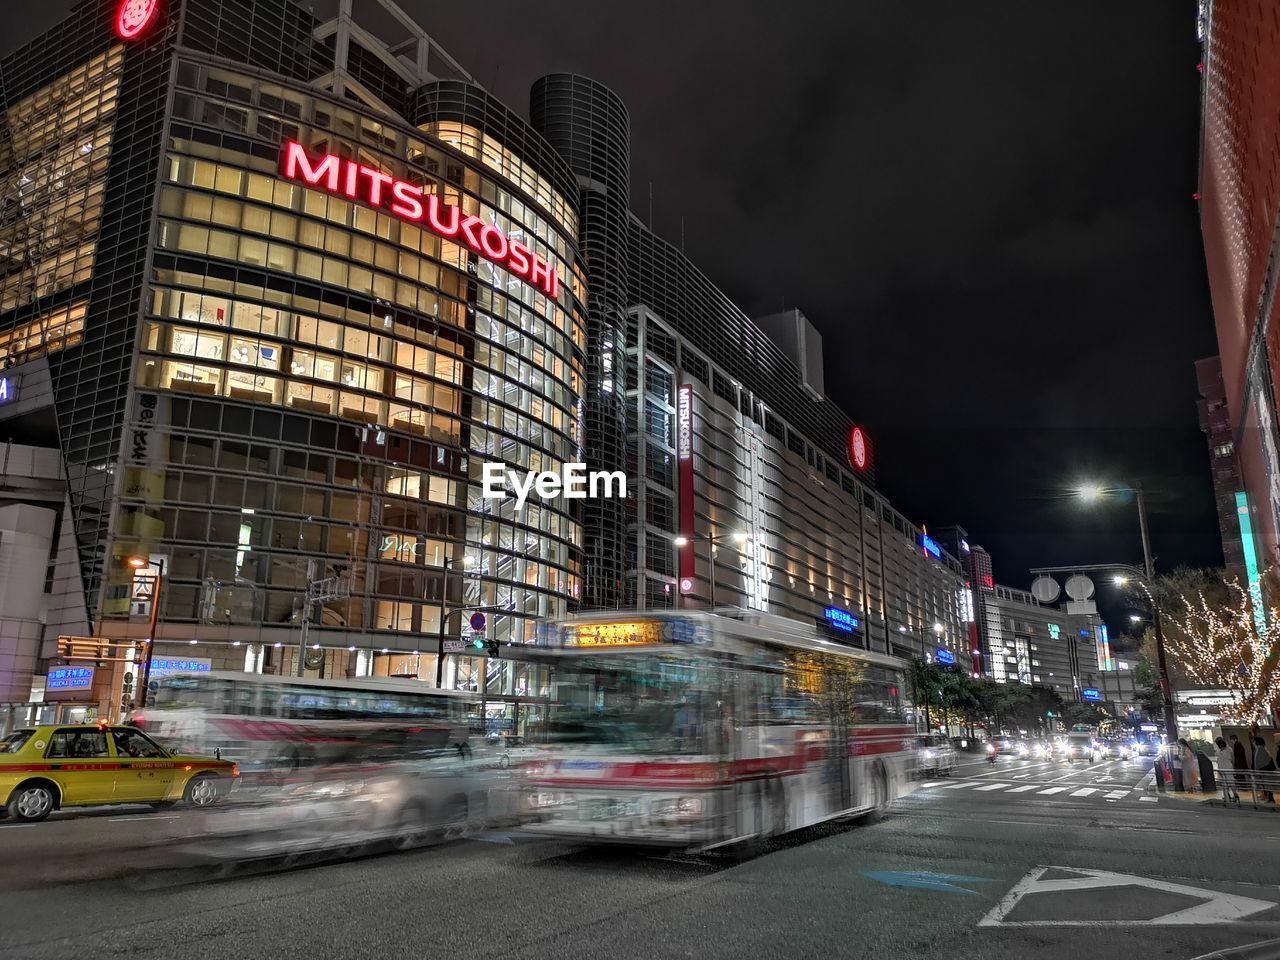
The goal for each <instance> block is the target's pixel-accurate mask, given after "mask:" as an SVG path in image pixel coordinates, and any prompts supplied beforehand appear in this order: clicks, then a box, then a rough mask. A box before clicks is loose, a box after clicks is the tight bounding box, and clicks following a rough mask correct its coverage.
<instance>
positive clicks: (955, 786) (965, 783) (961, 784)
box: [942, 780, 974, 790]
mask: <svg viewBox="0 0 1280 960" xmlns="http://www.w3.org/2000/svg"><path fill="white" fill-rule="evenodd" d="M973 783H974V781H972V780H957V781H956V782H955V783H948V784H947V785H946V786H945V787H943V788H942V789H943V790H961V789H963V788H965V787H972V786H973Z"/></svg>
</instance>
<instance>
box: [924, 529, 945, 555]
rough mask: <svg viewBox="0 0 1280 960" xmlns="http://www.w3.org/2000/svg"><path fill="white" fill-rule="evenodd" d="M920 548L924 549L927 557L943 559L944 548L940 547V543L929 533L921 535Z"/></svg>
mask: <svg viewBox="0 0 1280 960" xmlns="http://www.w3.org/2000/svg"><path fill="white" fill-rule="evenodd" d="M920 546H921V547H922V548H923V549H924V555H925V556H926V557H933V559H935V560H941V559H942V547H940V546H938V541H937V540H935V539H933V537H931V536H929V535H928V534H927V533H922V534H920Z"/></svg>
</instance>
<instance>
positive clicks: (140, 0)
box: [116, 0, 160, 40]
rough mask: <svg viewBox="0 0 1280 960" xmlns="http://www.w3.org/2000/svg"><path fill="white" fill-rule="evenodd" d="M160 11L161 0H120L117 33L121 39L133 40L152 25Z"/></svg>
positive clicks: (117, 12) (117, 13)
mask: <svg viewBox="0 0 1280 960" xmlns="http://www.w3.org/2000/svg"><path fill="white" fill-rule="evenodd" d="M159 12H160V0H120V7H119V9H118V10H117V11H116V34H117V35H118V36H119V37H120V39H121V40H133V39H135V38H137V37H138V35H139V34H141V33H142V31H144V30H146V29H147V27H149V26H151V21H152V20H154V19H155V18H156V14H157V13H159Z"/></svg>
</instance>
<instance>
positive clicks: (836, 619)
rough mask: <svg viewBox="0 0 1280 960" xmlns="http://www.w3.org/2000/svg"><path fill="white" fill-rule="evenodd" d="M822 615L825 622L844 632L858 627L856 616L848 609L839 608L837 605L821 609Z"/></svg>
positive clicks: (850, 631) (851, 631) (849, 631)
mask: <svg viewBox="0 0 1280 960" xmlns="http://www.w3.org/2000/svg"><path fill="white" fill-rule="evenodd" d="M822 615H823V616H824V617H826V618H827V623H829V624H831V626H833V627H835V628H836V629H837V630H840V631H843V632H844V633H853V631H855V630H857V629H858V618H857V617H855V616H854V615H853V614H852V613H850V612H849V611H848V610H841V609H840V608H839V607H827V609H825V610H823V611H822Z"/></svg>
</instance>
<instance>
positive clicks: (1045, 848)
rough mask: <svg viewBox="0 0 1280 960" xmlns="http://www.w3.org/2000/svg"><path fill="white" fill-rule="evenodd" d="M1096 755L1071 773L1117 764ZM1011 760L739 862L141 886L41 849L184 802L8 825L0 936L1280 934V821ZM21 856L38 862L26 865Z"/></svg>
mask: <svg viewBox="0 0 1280 960" xmlns="http://www.w3.org/2000/svg"><path fill="white" fill-rule="evenodd" d="M1101 771H1102V768H1101V767H1098V768H1097V769H1095V770H1092V771H1085V770H1084V769H1083V768H1082V767H1079V768H1078V769H1077V771H1072V772H1071V776H1072V777H1076V778H1078V779H1079V781H1080V782H1085V781H1086V780H1087V779H1088V778H1090V777H1099V776H1116V775H1117V774H1114V773H1112V774H1108V773H1104V772H1101ZM1005 772H1006V768H1004V767H1003V766H1002V765H998V766H997V768H996V769H995V770H991V769H990V768H987V767H986V765H985V764H982V765H978V764H973V765H970V766H967V767H962V768H961V769H960V770H959V771H958V774H959V776H958V777H957V778H956V780H954V781H951V782H968V781H972V782H973V784H974V785H973V786H966V787H962V788H956V789H952V788H949V787H948V786H946V783H947V781H943V784H941V785H935V786H928V787H924V788H922V789H920V790H918V791H917V792H916V793H914V794H913V795H912V796H911V797H909V798H907V799H905V800H903V801H901V802H900V803H899V804H898V805H897V808H896V809H895V811H894V812H893V813H892V814H891V815H890V816H889V817H887V818H886V819H885V820H884V821H883V822H881V823H878V824H860V825H851V824H840V825H832V826H827V827H824V828H821V829H814V830H810V831H806V832H803V833H802V834H799V835H796V836H793V837H792V838H790V839H788V840H787V841H785V842H779V843H776V844H774V845H773V847H772V848H771V850H770V851H769V852H767V853H766V854H764V855H763V856H760V857H758V858H756V859H754V860H752V861H749V862H747V863H743V864H733V863H731V862H730V861H728V860H727V859H717V858H713V857H682V856H671V857H664V856H646V855H643V854H639V853H632V852H628V851H620V850H610V849H604V850H592V849H585V848H580V847H576V846H573V845H570V844H563V843H558V842H549V841H546V840H542V839H538V838H534V837H529V836H525V835H521V834H510V833H501V832H496V831H495V832H490V833H487V834H484V835H481V837H479V838H477V839H469V840H463V841H458V842H454V843H451V844H447V845H444V846H438V847H433V848H428V849H422V850H416V851H412V852H409V853H402V854H390V855H386V856H380V857H371V858H366V859H362V860H356V861H350V862H345V863H338V864H331V865H328V866H320V867H313V868H309V869H300V870H294V871H291V872H284V873H275V874H270V875H265V876H254V877H248V878H240V879H230V880H223V881H219V882H204V883H188V884H173V885H170V884H168V883H165V885H163V886H161V887H160V888H159V889H153V890H148V891H139V890H138V889H136V887H134V886H130V885H126V884H125V883H122V882H121V881H118V880H98V881H95V882H88V883H72V884H61V885H48V884H43V883H40V882H38V881H37V880H36V876H37V874H38V870H37V869H36V868H37V867H38V865H39V864H40V862H41V861H42V860H57V859H59V858H67V857H68V855H71V854H74V853H75V852H76V851H83V856H81V858H80V860H81V861H82V864H81V865H82V866H83V868H84V870H85V871H86V872H87V873H92V872H93V871H95V870H96V871H106V872H114V868H115V867H117V866H118V865H119V860H120V858H128V857H129V852H128V850H129V845H130V844H133V843H134V842H136V841H137V840H138V839H140V838H143V837H148V836H150V837H156V836H163V835H164V834H166V833H172V834H175V835H176V834H177V833H180V832H181V829H182V822H183V821H182V817H181V815H174V814H169V816H172V817H173V819H168V820H160V819H156V818H154V817H152V816H150V815H143V814H133V813H130V812H128V811H126V810H113V811H108V812H103V813H100V814H98V815H96V816H90V817H75V818H68V819H66V820H64V821H62V822H49V823H45V824H40V825H36V826H32V827H15V826H4V827H0V862H3V863H4V864H5V870H6V872H7V873H8V874H9V879H10V881H11V883H10V885H9V889H6V890H4V891H3V892H0V918H3V922H2V923H0V931H2V932H0V937H2V938H3V939H2V940H0V956H4V957H5V958H14V960H18V958H28V957H30V958H54V957H57V958H65V957H69V956H85V957H95V958H97V957H105V956H114V955H117V954H129V955H130V956H133V957H138V958H150V957H156V958H165V960H169V958H172V960H183V958H205V957H219V958H221V957H232V956H234V957H237V958H243V957H273V958H274V957H282V958H286V957H299V958H306V960H318V958H326V957H352V958H363V957H370V958H378V960H387V958H397V957H414V958H429V957H449V958H456V960H467V958H472V957H486V958H488V957H512V958H521V960H538V958H548V960H571V958H578V957H583V958H587V957H591V958H594V957H619V958H625V957H644V958H656V957H697V958H702V957H726V958H733V960H742V958H744V957H749V958H757V957H812V956H831V957H875V958H881V957H884V958H898V957H912V958H916V957H919V958H934V957H938V958H942V957H946V958H948V960H960V958H1006V957H1007V958H1009V960H1015V958H1016V960H1025V958H1037V960H1039V958H1054V960H1056V958H1070V960H1078V958H1081V957H1087V958H1089V960H1109V958H1123V960H1134V958H1145V957H1162V958H1163V957H1169V958H1184V957H1185V958H1191V957H1196V956H1199V955H1201V954H1203V953H1207V952H1209V951H1211V950H1216V949H1221V948H1224V947H1228V946H1233V945H1239V944H1245V943H1251V942H1256V941H1261V940H1266V939H1270V938H1276V937H1280V888H1278V887H1277V886H1276V884H1277V882H1278V881H1280V817H1276V816H1275V815H1273V814H1270V813H1254V812H1250V811H1242V812H1234V811H1227V810H1223V809H1220V808H1219V809H1208V808H1197V807H1194V806H1190V805H1187V804H1185V803H1181V802H1179V801H1176V800H1168V799H1161V800H1159V801H1157V802H1147V801H1141V800H1138V799H1136V797H1134V798H1133V799H1128V798H1125V799H1120V798H1116V799H1114V800H1112V801H1110V802H1109V801H1108V799H1107V797H1106V793H1107V792H1109V791H1102V790H1100V789H1099V790H1098V792H1095V793H1090V794H1084V795H1080V796H1073V795H1072V794H1073V793H1075V792H1076V791H1077V790H1082V789H1088V786H1087V785H1086V786H1076V785H1075V782H1076V781H1075V780H1071V779H1063V780H1056V779H1054V778H1056V777H1062V775H1063V774H1064V773H1066V772H1067V771H1064V770H1061V769H1058V770H1055V769H1054V768H1053V767H1052V766H1050V767H1048V768H1046V769H1044V770H1042V771H1041V770H1037V771H1028V770H1023V769H1020V768H1016V767H1014V766H1013V765H1010V767H1009V768H1008V772H1009V773H1010V774H1012V773H1014V772H1017V773H1024V772H1034V773H1035V782H1036V783H1037V784H1041V783H1045V784H1047V783H1053V784H1056V785H1063V784H1067V785H1071V786H1072V789H1071V790H1064V791H1060V792H1057V793H1052V794H1047V795H1044V794H1042V793H1041V792H1040V790H1041V789H1049V787H1038V788H1037V789H1033V790H1025V791H1022V792H1020V793H1016V794H1015V793H1011V792H1009V791H1010V790H1011V789H1012V787H1009V788H1005V789H992V790H987V791H983V792H978V789H977V788H978V786H981V785H989V784H996V783H1010V784H1013V783H1015V782H1016V783H1017V784H1018V785H1020V786H1025V785H1027V784H1028V783H1029V782H1030V781H1031V780H1032V778H1026V779H1024V780H1020V781H1018V780H1015V779H1014V777H1013V776H1007V777H1005V778H1003V779H1001V777H1000V776H999V775H1000V774H1003V773H1005ZM1128 775H1129V777H1130V779H1131V780H1132V781H1133V782H1139V781H1140V780H1141V778H1142V777H1143V776H1144V775H1145V774H1144V771H1143V769H1142V768H1135V769H1132V770H1130V771H1129V774H1128ZM928 782H929V783H934V781H928ZM1090 782H1091V781H1090ZM1116 782H1123V781H1102V784H1103V785H1105V786H1110V785H1111V784H1112V783H1116ZM1114 789H1116V790H1118V789H1120V787H1119V786H1117V787H1115V788H1114ZM42 851H43V855H42ZM15 858H16V859H17V860H18V861H20V864H19V866H20V867H22V866H25V867H26V868H27V869H26V871H25V872H22V871H19V875H21V876H22V877H23V879H22V882H21V884H15V883H13V882H12V881H13V877H14V874H13V873H12V872H11V871H12V870H13V867H14V862H15ZM69 862H74V861H69ZM1117 875H1123V876H1117ZM1126 877H1127V878H1128V879H1126ZM17 885H21V886H23V887H24V888H23V889H17V888H16V886H17ZM1152 920H1155V921H1156V922H1155V923H1152V922H1151V921H1152Z"/></svg>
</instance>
